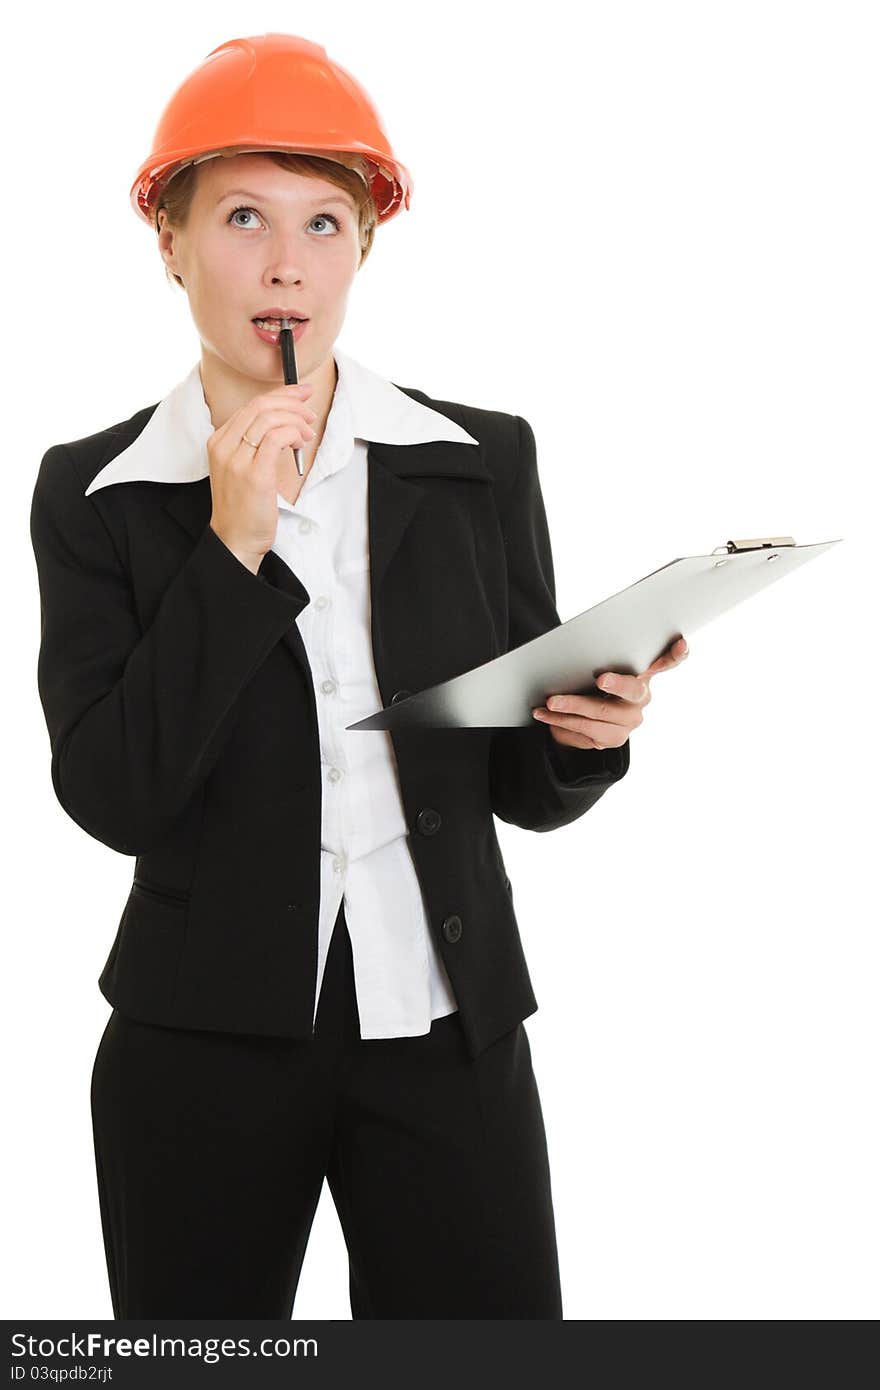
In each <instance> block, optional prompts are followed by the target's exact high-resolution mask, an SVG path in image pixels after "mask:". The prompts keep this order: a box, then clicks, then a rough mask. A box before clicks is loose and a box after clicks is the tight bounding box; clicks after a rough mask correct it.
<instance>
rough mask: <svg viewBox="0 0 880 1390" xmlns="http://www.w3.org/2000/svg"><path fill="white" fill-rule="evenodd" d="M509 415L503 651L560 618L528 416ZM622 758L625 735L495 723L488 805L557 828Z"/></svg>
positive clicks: (585, 804) (514, 819)
mask: <svg viewBox="0 0 880 1390" xmlns="http://www.w3.org/2000/svg"><path fill="white" fill-rule="evenodd" d="M514 418H515V421H516V425H517V430H518V435H517V438H518V447H519V466H518V469H517V472H516V475H515V477H514V481H513V485H512V487H511V489H510V493H509V495H508V497H507V499H506V502H505V503H504V504H503V506H502V507H501V510H500V517H501V526H502V531H503V534H504V545H505V551H506V555H507V571H508V584H509V615H510V629H509V640H508V650H510V651H513V650H514V649H515V648H516V647H519V646H521V645H522V643H523V642H529V641H531V640H532V638H534V637H540V636H542V635H543V634H544V633H545V632H549V631H550V630H551V629H552V628H554V627H559V626H560V623H561V619H560V617H559V613H558V612H557V609H556V586H555V577H554V571H553V556H552V551H551V546H550V534H549V530H548V527H547V516H546V511H545V507H544V499H543V496H542V493H541V484H540V480H539V477H538V467H537V454H536V447H535V436H534V433H533V431H532V428H531V426H530V425H529V423H528V421H527V420H524V419H523V418H522V417H521V416H519V415H517V416H515V417H514ZM548 693H553V692H548ZM560 693H562V692H560ZM629 757H630V748H629V739H627V740H626V742H625V743H624V744H622V745H621V746H620V747H619V748H607V749H599V748H574V747H569V746H566V745H562V744H558V743H556V741H555V739H554V738H553V736H552V734H551V733H550V729H549V727H548V725H546V724H541V723H539V722H538V721H537V720H534V719H533V721H532V726H531V727H529V728H509V729H508V728H505V729H498V730H496V732H495V733H494V734H493V736H492V740H491V743H490V753H489V785H490V796H491V802H492V810H493V812H494V813H495V815H497V816H498V817H499V818H500V819H501V820H504V821H507V822H509V823H510V824H511V825H518V826H520V827H521V828H522V829H524V830H556V829H558V827H559V826H562V825H568V824H569V823H570V822H571V821H574V820H577V819H578V817H579V816H582V815H583V814H584V812H585V811H589V809H590V807H591V806H595V804H596V802H597V801H598V800H599V798H600V797H601V796H602V795H603V794H604V793H605V792H606V791H607V790H608V788H609V787H610V786H612V785H613V784H614V783H615V782H619V781H620V779H621V778H622V777H623V776H625V774H626V772H627V771H628V770H629Z"/></svg>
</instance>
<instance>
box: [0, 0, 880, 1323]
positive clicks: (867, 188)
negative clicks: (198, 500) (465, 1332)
mask: <svg viewBox="0 0 880 1390" xmlns="http://www.w3.org/2000/svg"><path fill="white" fill-rule="evenodd" d="M877 16H878V12H877V9H876V6H873V5H871V4H856V3H845V0H834V3H823V4H816V3H804V0H800V2H799V3H780V2H779V0H777V2H776V3H774V2H773V0H761V3H747V2H746V0H737V3H735V4H734V3H618V4H607V3H606V4H595V3H586V4H581V5H580V6H579V7H575V6H572V5H571V4H568V3H566V4H562V3H545V4H542V5H541V6H540V7H535V6H532V5H524V4H519V5H517V4H510V3H506V4H487V3H481V4H478V5H475V4H473V3H468V4H457V3H449V0H446V3H444V5H443V6H442V7H440V8H439V9H438V8H436V7H435V8H434V9H433V10H430V9H429V10H428V11H425V12H422V13H419V14H416V13H415V12H414V11H413V9H412V7H411V5H403V4H391V3H382V2H381V0H379V3H376V0H374V2H373V3H371V4H370V5H369V6H364V5H362V4H360V3H357V4H349V3H342V2H341V0H336V3H335V4H333V5H330V6H314V5H310V6H300V5H290V4H280V3H278V4H262V5H259V4H229V3H222V0H215V3H214V4H213V5H212V6H211V7H210V8H208V9H206V8H205V7H204V6H195V5H192V6H190V7H182V6H180V5H179V4H174V5H171V4H167V3H165V2H164V0H154V3H152V4H151V5H150V6H148V7H146V8H144V7H141V9H140V10H138V9H135V10H134V11H131V10H129V11H127V12H126V13H125V15H124V16H123V15H121V13H120V12H118V11H109V10H108V11H107V12H104V11H103V10H102V7H101V6H99V5H97V4H95V3H93V2H90V0H85V3H81V4H79V5H77V6H76V7H75V8H74V9H72V10H70V9H68V8H66V7H64V8H63V7H61V6H60V5H56V6H50V7H49V11H48V13H47V9H46V6H41V7H37V8H33V9H30V10H27V9H26V10H25V11H22V10H21V9H18V10H17V11H16V17H15V20H14V32H13V33H11V34H10V33H9V31H8V30H7V36H8V39H9V41H10V45H11V51H12V52H13V54H14V60H13V61H10V63H9V65H8V71H7V75H6V84H5V92H4V103H5V104H6V106H7V112H6V120H5V126H6V129H7V132H8V138H7V140H6V142H5V163H6V169H7V174H8V175H9V177H7V183H6V189H7V202H6V206H5V217H4V219H3V249H4V260H5V267H6V277H5V293H6V299H7V305H6V312H5V314H4V322H5V332H6V338H7V348H8V349H11V355H10V357H8V358H7V366H6V373H7V386H8V388H9V389H8V393H7V397H6V402H5V410H4V416H5V421H4V434H5V447H4V451H3V457H4V459H5V474H4V483H5V492H4V513H5V527H4V540H5V553H4V563H5V566H6V575H5V582H4V586H3V594H4V598H5V599H6V604H5V617H4V628H5V632H6V638H5V646H6V652H7V658H8V660H7V665H6V669H5V676H4V697H5V704H6V708H5V720H6V731H7V740H6V747H5V752H4V758H5V769H4V773H5V775H4V782H5V797H4V808H5V822H6V824H5V835H4V846H5V849H6V851H7V856H8V857H7V862H6V867H5V871H4V879H3V886H4V904H3V907H4V911H3V920H4V926H5V930H4V934H3V940H4V947H5V960H4V968H3V972H2V978H3V982H4V983H3V998H2V1003H3V1012H2V1017H3V1050H4V1053H5V1055H6V1061H7V1063H8V1064H10V1065H9V1067H8V1072H7V1090H6V1105H5V1107H4V1108H5V1114H6V1117H7V1120H8V1128H7V1137H6V1142H5V1146H4V1159H5V1170H6V1173H5V1190H6V1196H7V1210H6V1212H5V1213H4V1233H5V1239H4V1245H5V1253H6V1269H5V1288H4V1291H3V1304H4V1315H5V1316H6V1317H10V1318H11V1317H30V1318H80V1319H82V1318H89V1317H90V1318H101V1317H104V1318H109V1317H111V1316H112V1314H111V1308H110V1296H109V1288H108V1284H107V1277H106V1270H105V1264H104V1251H103V1246H102V1240H101V1231H100V1218H99V1210H98V1197H97V1188H96V1183H95V1176H94V1160H93V1152H92V1134H91V1121H90V1114H89V1079H90V1072H91V1067H92V1062H93V1058H94V1053H95V1049H96V1047H97V1043H98V1040H99V1038H100V1036H101V1033H102V1031H103V1028H104V1024H105V1022H106V1019H107V1017H108V1015H109V1005H108V1004H107V1003H106V1001H105V1000H104V999H103V998H102V996H101V995H100V993H99V991H98V988H97V976H98V974H99V972H100V969H101V967H102V966H103V964H104V960H105V958H106V955H107V952H108V950H109V948H110V944H111V942H112V940H113V936H114V933H115V930H116V925H117V922H118V919H119V915H120V912H121V909H122V906H123V904H124V902H125V898H126V895H127V892H128V886H129V883H130V879H131V873H132V868H133V861H132V860H130V859H128V858H126V857H124V856H120V855H116V854H115V853H114V852H113V851H111V850H109V849H107V848H106V847H105V846H103V845H101V844H100V843H98V842H97V841H93V840H91V839H90V838H89V837H88V836H87V835H86V834H85V832H83V831H82V830H80V829H79V827H77V826H76V825H75V824H74V822H73V821H71V820H70V819H69V818H68V817H67V816H66V814H65V813H64V812H63V810H62V809H61V807H60V806H59V805H58V803H57V801H56V800H55V798H54V793H53V791H52V786H51V782H50V776H49V743H48V736H47V732H46V727H45V723H44V721H43V715H42V710H41V707H40V704H39V701H38V696H37V688H36V661H37V652H38V646H39V598H38V591H37V583H36V570H35V565H34V560H33V552H32V550H31V547H30V539H29V533H28V513H29V508H30V500H31V493H32V489H33V482H34V478H35V476H36V471H37V468H38V466H39V462H40V459H41V457H42V455H43V453H44V452H45V450H46V449H47V448H48V447H49V446H50V445H52V444H54V443H57V442H60V441H64V440H72V439H76V438H79V437H81V436H83V435H87V434H91V433H93V432H95V431H98V430H100V429H103V428H105V427H106V426H108V425H110V424H113V423H115V422H117V421H120V420H124V419H126V418H127V417H128V416H130V415H131V414H132V413H133V412H134V411H136V410H139V409H141V408H143V407H144V406H146V405H149V404H151V403H154V402H156V401H158V400H159V399H160V398H161V397H162V396H164V395H165V394H167V392H168V391H169V390H170V389H171V387H172V386H173V385H175V384H176V383H177V382H178V381H179V380H180V379H181V378H182V376H183V375H184V374H185V373H186V372H187V371H188V369H189V368H190V367H191V366H192V364H193V363H194V362H195V361H196V360H197V358H198V355H199V347H198V340H197V337H196V334H195V329H194V327H193V324H192V321H191V319H190V317H189V312H188V307H187V301H186V298H185V296H184V294H183V293H182V292H181V291H179V290H177V289H176V288H175V289H172V288H171V286H169V285H168V284H167V282H166V280H165V276H164V273H163V267H162V263H161V260H160V257H159V254H158V250H157V248H156V246H155V244H154V237H153V234H152V233H151V232H150V230H149V229H148V228H147V227H146V226H145V225H144V224H142V223H141V222H140V221H139V220H138V219H137V217H136V216H135V214H134V212H133V211H132V209H131V207H130V205H129V201H128V193H129V188H130V184H131V181H132V178H133V176H134V172H135V170H136V168H137V167H138V165H139V163H140V161H141V160H142V159H143V158H144V157H145V156H146V154H147V152H148V149H149V144H150V140H151V136H152V133H153V129H154V127H155V124H156V122H157V120H158V117H159V114H160V112H161V109H162V107H163V106H164V104H165V102H166V101H167V100H168V98H169V96H170V95H171V93H172V91H173V90H174V89H175V87H176V86H177V85H178V84H179V83H180V82H181V81H182V80H183V78H184V77H185V76H186V75H187V73H188V72H190V71H191V70H192V69H193V68H194V67H196V66H197V65H198V63H199V62H200V61H201V60H202V59H203V57H205V56H206V55H207V53H208V52H209V51H210V50H211V49H212V48H214V47H216V46H217V45H218V44H220V43H222V42H223V41H225V40H226V39H229V38H233V37H237V36H242V35H248V34H255V33H262V32H266V31H271V30H282V31H286V32H297V33H300V34H303V35H304V36H305V37H308V38H310V39H312V40H314V41H316V42H318V43H321V44H323V45H324V46H325V47H326V49H327V51H328V54H329V55H330V56H331V57H332V58H333V59H335V60H336V61H338V62H340V63H342V64H343V66H345V67H347V68H348V69H349V70H350V71H351V72H353V73H354V74H355V75H356V76H357V78H358V79H359V81H361V82H362V83H363V84H364V86H365V87H366V88H367V90H368V91H369V92H370V94H371V95H372V97H373V99H374V100H375V101H376V103H377V105H378V107H379V109H380V111H381V113H382V116H383V120H384V123H385V126H386V129H387V131H388V134H389V137H390V139H391V141H392V145H393V146H394V148H395V150H396V152H397V153H398V155H399V157H400V158H401V159H402V160H403V162H404V163H405V164H407V165H408V167H409V168H410V170H411V171H412V174H413V178H414V194H413V198H412V205H411V208H410V210H409V211H408V212H402V213H401V214H399V215H398V216H397V217H396V218H394V219H393V220H392V221H391V222H389V223H388V224H386V225H385V226H383V227H380V228H379V229H378V232H377V236H376V242H375V245H374V248H373V251H372V253H371V255H370V257H369V259H368V261H367V263H366V265H365V267H364V269H363V271H362V272H361V273H360V276H359V278H358V281H357V282H356V284H355V287H354V289H353V291H352V295H351V300H350V308H349V315H348V318H347V321H346V324H345V327H344V330H343V333H342V335H341V336H340V339H339V345H340V347H342V348H343V349H345V350H347V351H349V352H350V353H352V354H353V355H354V356H355V357H357V358H359V359H360V360H362V361H364V362H365V363H367V364H368V365H369V366H371V367H373V368H374V369H375V370H378V371H380V372H382V373H384V374H385V375H387V376H388V377H390V378H391V379H392V380H394V381H396V382H397V383H398V384H400V385H406V386H416V387H418V388H420V389H422V390H424V391H426V392H428V393H429V394H430V395H432V396H434V397H435V398H438V399H446V400H457V401H462V402H466V403H468V404H472V405H478V406H481V407H485V408H488V409H493V410H503V411H509V412H512V413H515V414H519V415H523V416H525V418H526V419H527V420H528V421H529V422H530V423H531V425H532V426H533V428H534V430H535V434H536V436H537V440H538V451H539V454H538V457H539V467H540V473H541V478H542V482H543V489H544V497H545V501H546V506H547V512H548V516H549V521H550V528H551V534H552V537H553V545H554V554H555V562H556V578H557V597H558V606H559V610H560V614H561V616H562V618H563V619H567V618H569V617H573V616H574V615H575V614H576V613H579V612H581V611H582V610H583V609H585V608H587V607H589V606H590V605H591V604H593V603H596V602H598V601H599V600H600V599H602V598H604V597H606V596H607V595H608V594H610V593H612V592H614V591H616V590H617V589H620V588H623V587H624V586H625V585H627V584H629V583H631V582H633V581H634V580H636V579H637V578H639V577H641V576H642V575H645V574H647V573H649V572H650V571H651V570H654V569H656V568H658V567H660V566H661V565H664V564H665V563H667V561H669V560H671V559H673V558H675V557H676V556H680V555H689V554H697V553H706V552H707V551H709V550H711V549H712V548H713V547H714V546H716V545H718V544H720V543H723V542H724V541H726V540H727V539H728V538H730V537H736V536H759V535H775V534H784V535H792V536H794V537H795V539H796V540H797V541H798V542H801V543H806V542H811V541H819V540H828V539H832V538H835V537H843V538H844V539H843V544H842V545H839V546H836V547H833V548H832V550H831V551H829V552H828V553H827V554H825V555H823V556H821V557H820V558H819V559H818V560H815V561H812V562H811V563H810V564H808V565H807V566H805V567H804V568H803V569H801V570H799V571H797V572H796V573H795V574H794V575H792V576H790V577H788V578H786V579H785V580H784V581H783V582H781V583H779V584H777V585H775V586H773V587H771V588H770V589H769V590H767V591H766V592H764V593H763V594H760V595H758V596H757V597H755V598H754V599H753V600H751V601H749V602H748V603H745V604H742V605H740V606H739V607H738V608H736V609H735V610H733V611H731V612H730V613H729V614H727V615H726V616H724V617H723V618H721V619H719V620H717V621H716V622H715V623H714V624H712V625H710V626H709V627H707V628H704V629H700V630H699V631H697V632H694V633H685V636H686V637H688V639H689V642H690V649H691V655H690V657H689V659H688V660H687V662H686V663H685V664H684V666H683V667H682V668H680V669H679V670H676V671H674V672H671V673H669V674H666V675H661V676H659V677H657V678H656V679H655V681H654V684H653V701H652V703H651V705H650V706H649V708H648V709H647V710H646V711H645V719H644V723H643V725H642V726H641V727H640V728H639V729H637V730H636V731H635V732H634V734H633V736H632V765H631V769H630V772H629V775H628V776H627V777H626V778H625V779H624V781H623V782H622V783H620V784H619V785H618V786H616V787H614V788H612V789H611V790H610V791H609V793H608V794H607V795H606V797H605V798H604V799H603V800H602V801H600V802H599V804H598V805H597V806H596V807H595V808H594V809H593V810H592V811H591V812H590V813H589V814H588V815H587V816H586V817H584V818H582V819H581V820H580V821H578V822H576V823H575V824H574V825H571V826H568V827H566V828H564V829H562V830H560V831H558V832H556V833H555V834H549V835H537V834H531V833H528V832H525V831H520V830H518V829H515V828H514V827H511V826H507V825H505V824H503V823H501V822H499V823H498V829H499V836H500V838H501V842H502V848H503V850H504V853H505V857H506V860H507V863H508V869H509V872H510V877H511V879H512V881H513V886H514V892H515V896H516V904H517V913H518V916H519V920H520V926H521V931H522V934H523V938H524V943H525V947H526V953H527V957H528V960H529V965H530V969H531V974H532V980H533V984H534V987H535V991H536V994H537V996H538V1000H539V1005H540V1008H539V1011H538V1013H537V1014H535V1015H533V1016H532V1018H531V1019H530V1020H529V1021H528V1022H527V1025H526V1027H527V1032H528V1034H529V1038H530V1041H531V1046H532V1055H533V1061H534V1066H535V1072H536V1075H537V1078H538V1084H539V1088H540V1092H541V1097H542V1103H543V1109H544V1116H545V1121H546V1126H547V1135H548V1143H549V1147H550V1157H551V1166H552V1175H553V1197H554V1205H555V1210H556V1220H557V1232H558V1239H559V1255H560V1265H561V1273H562V1282H563V1295H564V1306H565V1316H566V1317H567V1318H568V1319H864V1318H875V1317H876V1316H877V1314H878V1311H880V1307H878V1289H877V1267H876V1249H877V1239H878V1222H877V1215H878V1211H877V1181H876V1175H877V1171H878V1153H877V1147H878V1145H877V1138H878V1125H877V1056H878V1049H877V1025H876V1017H877V1003H876V1001H877V993H878V990H877V984H878V975H877V965H878V948H877V925H876V924H877V913H876V896H877V892H876V844H877V815H876V788H877V774H878V767H877V758H876V752H875V749H876V736H875V732H874V730H875V718H876V694H877V688H878V680H877V677H878V670H877V662H876V657H875V648H876V629H877V623H876V595H877V586H876V560H875V557H876V553H877V547H876V542H877V529H876V512H875V510H874V506H873V501H874V498H875V496H876V490H875V484H876V477H875V475H876V471H877V465H878V419H877V380H878V375H877V372H878V307H880V303H878V300H880V296H878V245H880V227H878V194H877V186H878V180H877V153H878V151H877V131H878V116H880V112H878V97H877V72H878V68H880V45H878V38H877V29H876V27H875V25H876V21H877ZM10 378H11V379H10ZM294 1314H295V1316H296V1317H298V1318H300V1317H301V1318H308V1317H315V1318H322V1319H345V1318H349V1317H350V1308H349V1303H348V1272H347V1261H346V1251H345V1245H344V1241H343V1239H342V1235H341V1231H340V1227H339V1223H338V1220H337V1217H336V1212H335V1208H334V1206H333V1204H332V1200H331V1198H330V1194H329V1189H327V1187H326V1186H325V1188H324V1193H323V1196H322V1198H321V1203H320V1206H319V1209H318V1212H317V1216H316V1219H315V1223H314V1226H313V1229H312V1236H311V1240H310V1243H309V1246H308V1251H307V1254H306V1259H305V1264H304V1267H303V1272H302V1277H301V1281H300V1286H299V1291H298V1294H297V1299H296V1304H295V1308H294Z"/></svg>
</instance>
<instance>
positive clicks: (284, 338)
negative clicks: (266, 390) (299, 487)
mask: <svg viewBox="0 0 880 1390" xmlns="http://www.w3.org/2000/svg"><path fill="white" fill-rule="evenodd" d="M278 337H279V340H280V343H281V365H282V367H283V369H284V384H285V386H295V385H296V383H297V382H298V381H299V377H298V376H297V374H296V354H295V352H294V350H293V329H292V328H291V326H290V319H282V320H281V332H280V333H279V335H278ZM293 457H294V458H295V459H296V471H297V473H298V474H299V476H300V477H302V475H303V461H302V450H301V449H294V451H293Z"/></svg>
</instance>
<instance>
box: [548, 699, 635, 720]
mask: <svg viewBox="0 0 880 1390" xmlns="http://www.w3.org/2000/svg"><path fill="white" fill-rule="evenodd" d="M537 708H538V709H541V708H544V709H547V710H549V711H550V713H551V714H571V715H575V716H576V717H578V718H582V719H598V720H600V721H604V722H607V723H609V724H625V723H626V721H627V719H628V718H629V717H630V716H629V713H628V710H629V703H628V702H627V701H625V700H618V699H616V698H614V697H612V698H610V699H604V698H602V697H600V696H596V695H548V696H547V699H546V701H545V703H544V705H543V706H540V705H539V706H537Z"/></svg>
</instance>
